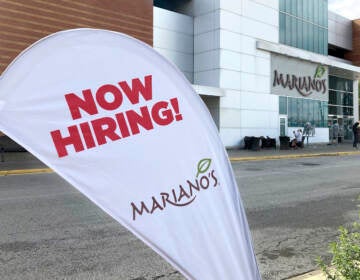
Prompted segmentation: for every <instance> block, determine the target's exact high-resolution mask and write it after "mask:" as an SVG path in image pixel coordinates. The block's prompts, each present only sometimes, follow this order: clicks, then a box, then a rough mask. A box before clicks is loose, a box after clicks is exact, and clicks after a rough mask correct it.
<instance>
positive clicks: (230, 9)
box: [153, 0, 360, 147]
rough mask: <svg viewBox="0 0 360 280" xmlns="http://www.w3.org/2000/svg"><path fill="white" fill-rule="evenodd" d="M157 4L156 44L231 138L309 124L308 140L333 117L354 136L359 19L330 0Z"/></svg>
mask: <svg viewBox="0 0 360 280" xmlns="http://www.w3.org/2000/svg"><path fill="white" fill-rule="evenodd" d="M154 4H155V7H154V39H153V43H154V48H155V49H156V50H157V51H159V52H160V53H162V54H163V55H164V56H165V57H167V58H168V59H170V60H171V61H173V62H174V63H175V64H176V65H177V66H178V67H179V68H180V69H181V70H182V71H183V73H184V75H185V76H186V77H187V78H188V80H189V81H190V82H191V83H192V84H194V88H195V90H196V91H197V92H198V93H199V94H200V95H201V96H202V98H203V100H204V102H205V103H206V104H207V106H208V108H209V111H210V112H211V114H212V116H213V118H214V120H215V122H216V123H217V125H218V127H219V132H220V135H221V137H222V140H223V142H224V144H225V146H227V147H238V146H241V145H242V142H243V139H244V137H245V136H258V137H259V136H265V137H266V136H269V137H272V138H277V139H278V137H279V136H281V135H287V136H290V137H292V135H293V133H292V132H293V131H294V130H296V129H299V128H301V129H304V127H306V128H310V129H309V130H308V132H309V135H310V137H309V142H313V143H315V142H322V143H326V142H329V140H330V139H331V138H332V135H333V129H332V128H333V126H334V124H335V123H336V124H337V125H338V126H339V137H340V140H341V141H342V140H350V139H352V133H351V126H352V124H353V122H354V121H357V120H358V119H359V97H358V96H359V95H358V79H359V77H360V67H358V66H357V65H360V64H359V62H360V59H359V57H360V56H359V55H358V54H357V52H358V48H357V44H360V41H359V39H358V38H357V37H359V35H358V34H357V33H358V32H357V33H356V32H354V36H353V33H352V29H353V28H354V29H355V28H359V27H358V25H356V24H358V21H354V22H352V21H351V20H348V19H346V18H343V17H341V16H339V15H336V14H334V13H331V12H329V11H328V3H327V0H192V1H186V0H185V1H180V0H178V1H166V0H162V1H161V0H159V1H155V2H154ZM353 25H354V26H355V27H353ZM356 36H357V37H356ZM357 42H359V43H357Z"/></svg>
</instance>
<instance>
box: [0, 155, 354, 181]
mask: <svg viewBox="0 0 360 280" xmlns="http://www.w3.org/2000/svg"><path fill="white" fill-rule="evenodd" d="M350 155H360V152H334V153H317V154H315V153H313V154H296V155H275V156H259V157H230V161H232V162H238V161H260V160H277V159H293V158H311V157H325V156H350ZM53 172H54V171H53V170H52V169H51V168H33V169H15V170H0V176H9V175H23V174H40V173H53Z"/></svg>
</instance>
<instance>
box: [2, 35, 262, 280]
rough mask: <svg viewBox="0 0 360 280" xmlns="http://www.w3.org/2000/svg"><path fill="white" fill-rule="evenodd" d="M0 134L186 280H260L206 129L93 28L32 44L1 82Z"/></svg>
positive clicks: (154, 56)
mask: <svg viewBox="0 0 360 280" xmlns="http://www.w3.org/2000/svg"><path fill="white" fill-rule="evenodd" d="M0 130H2V131H3V132H5V133H6V134H7V135H8V136H9V137H11V138H12V139H14V140H15V141H16V142H18V143H19V144H20V145H22V146H23V147H25V148H26V149H27V150H28V151H30V152H31V153H32V154H34V155H35V156H36V157H38V158H39V159H40V160H42V161H43V162H44V163H45V164H47V165H48V166H49V167H51V168H52V169H53V170H55V171H56V172H57V173H58V174H60V175H61V176H62V177H63V178H65V179H66V180H67V181H68V182H70V183H71V184H72V185H73V186H74V187H76V188H77V189H78V190H80V191H81V192H82V193H84V194H85V195H86V196H87V197H88V198H89V199H90V200H92V201H93V202H94V203H95V204H97V205H98V206H99V207H101V208H102V209H103V210H104V211H105V212H106V213H108V214H110V215H111V216H112V217H113V218H114V219H116V220H117V221H118V222H120V223H121V224H122V225H124V226H125V227H126V228H128V229H129V230H130V231H131V232H132V233H134V234H135V235H136V236H137V237H139V238H140V239H141V240H142V241H144V242H145V243H146V244H147V245H149V246H150V247H151V248H152V249H153V250H155V251H156V252H157V253H158V254H160V255H161V256H162V257H163V258H165V259H166V260H167V261H168V262H169V263H171V264H172V265H173V266H174V267H175V268H177V269H178V270H179V271H180V272H181V273H182V274H183V275H184V276H186V277H187V278H188V279H204V280H210V279H216V280H218V279H231V280H233V279H243V280H251V279H260V275H259V272H258V268H257V264H256V259H255V256H254V252H253V248H252V242H251V236H250V232H249V228H248V224H247V220H246V216H245V212H244V208H243V206H242V204H241V199H240V196H239V193H238V189H237V185H236V181H235V179H234V176H233V173H232V169H231V166H230V164H229V160H228V157H227V154H226V151H225V149H224V147H223V145H222V143H221V141H220V139H219V136H218V131H217V128H216V126H215V125H214V123H213V121H212V118H211V116H210V114H209V112H208V111H207V109H206V107H205V105H204V104H203V102H202V101H201V98H200V97H199V96H198V95H197V94H196V93H195V92H194V90H193V89H192V87H191V85H190V83H189V82H188V81H187V80H186V79H185V78H184V76H183V74H182V73H181V72H180V71H179V70H178V69H177V68H176V67H175V66H174V65H172V64H171V63H169V62H168V61H167V60H166V59H164V58H163V57H162V56H160V55H159V54H158V53H157V52H156V51H154V50H153V49H152V48H151V47H149V46H148V45H146V44H144V43H142V42H140V41H138V40H136V39H133V38H131V37H128V36H126V35H123V34H120V33H116V32H111V31H105V30H95V29H74V30H67V31H63V32H59V33H55V34H53V35H50V36H48V37H46V38H44V39H42V40H40V41H38V42H37V43H35V44H34V45H32V46H30V47H29V48H28V49H27V50H25V51H24V52H22V53H21V54H20V55H19V56H18V57H17V58H16V59H15V60H14V61H13V62H12V63H11V64H10V65H9V67H8V68H7V69H6V71H5V72H4V73H3V75H2V79H1V80H0ZM119 277H120V279H121V275H119Z"/></svg>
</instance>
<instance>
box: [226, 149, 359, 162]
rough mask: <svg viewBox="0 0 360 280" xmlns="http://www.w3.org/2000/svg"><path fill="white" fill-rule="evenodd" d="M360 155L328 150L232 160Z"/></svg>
mask: <svg viewBox="0 0 360 280" xmlns="http://www.w3.org/2000/svg"><path fill="white" fill-rule="evenodd" d="M352 155H360V152H358V151H357V152H331V153H330V152H327V153H310V154H296V155H275V156H258V157H230V161H231V162H240V161H260V160H277V159H293V158H311V157H333V156H352Z"/></svg>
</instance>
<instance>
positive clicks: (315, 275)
mask: <svg viewBox="0 0 360 280" xmlns="http://www.w3.org/2000/svg"><path fill="white" fill-rule="evenodd" d="M287 279H288V280H326V276H325V275H324V273H323V272H322V271H320V270H315V271H310V272H308V273H305V274H302V275H298V276H295V277H290V278H287Z"/></svg>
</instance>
